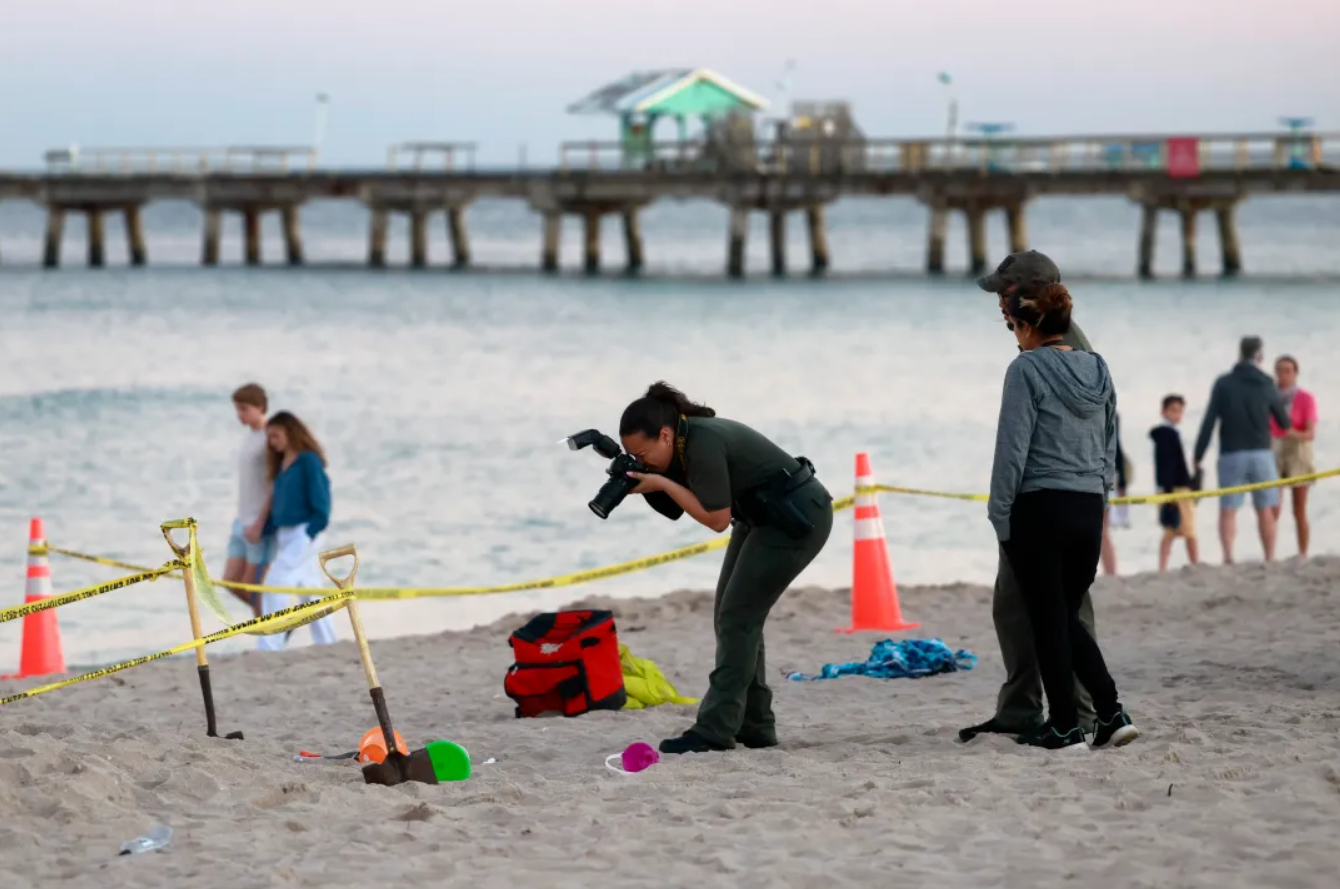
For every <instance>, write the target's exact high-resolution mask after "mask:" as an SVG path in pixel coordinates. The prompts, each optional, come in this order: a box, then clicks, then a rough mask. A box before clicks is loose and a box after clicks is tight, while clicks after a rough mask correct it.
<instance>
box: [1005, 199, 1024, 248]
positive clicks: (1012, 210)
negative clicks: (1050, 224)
mask: <svg viewBox="0 0 1340 889" xmlns="http://www.w3.org/2000/svg"><path fill="white" fill-rule="evenodd" d="M1005 228H1006V230H1007V232H1008V233H1009V237H1010V252H1011V253H1019V252H1021V251H1024V250H1027V249H1028V222H1027V220H1026V219H1025V218H1024V205H1023V204H1009V205H1008V206H1006V207H1005Z"/></svg>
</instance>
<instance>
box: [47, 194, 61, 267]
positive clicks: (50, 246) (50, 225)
mask: <svg viewBox="0 0 1340 889" xmlns="http://www.w3.org/2000/svg"><path fill="white" fill-rule="evenodd" d="M64 237H65V210H64V209H62V208H61V207H48V208H47V236H46V242H45V243H44V244H43V246H42V265H43V267H44V268H48V269H54V268H59V267H60V246H61V241H62V240H63V239H64Z"/></svg>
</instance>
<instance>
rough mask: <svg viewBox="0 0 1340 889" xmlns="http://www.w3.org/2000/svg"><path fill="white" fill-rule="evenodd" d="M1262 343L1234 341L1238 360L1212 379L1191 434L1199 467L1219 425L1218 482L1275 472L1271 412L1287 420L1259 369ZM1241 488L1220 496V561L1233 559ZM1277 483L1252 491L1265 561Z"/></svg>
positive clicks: (1271, 541)
mask: <svg viewBox="0 0 1340 889" xmlns="http://www.w3.org/2000/svg"><path fill="white" fill-rule="evenodd" d="M1262 348H1263V344H1262V342H1261V338H1260V337H1259V336H1246V337H1243V338H1242V342H1241V343H1239V345H1238V363H1237V365H1235V366H1234V368H1233V369H1232V370H1231V371H1229V372H1228V373H1226V374H1224V375H1223V376H1221V377H1220V378H1219V379H1217V380H1215V381H1214V388H1213V389H1211V390H1210V403H1209V405H1208V406H1207V407H1206V408H1205V419H1204V421H1202V422H1201V424H1200V435H1198V436H1197V437H1196V457H1195V463H1196V470H1197V471H1198V472H1199V470H1200V467H1201V462H1202V461H1203V460H1204V459H1205V452H1206V451H1207V450H1209V447H1210V439H1211V438H1212V437H1213V436H1214V427H1215V425H1216V424H1217V425H1218V426H1219V464H1218V475H1219V487H1221V488H1234V487H1237V486H1238V485H1249V484H1256V483H1259V482H1273V481H1276V480H1277V479H1278V478H1279V471H1278V469H1277V468H1276V466H1275V452H1274V450H1273V449H1272V448H1271V445H1270V418H1271V417H1272V416H1273V417H1274V418H1275V420H1276V422H1277V423H1278V424H1279V426H1280V428H1281V429H1289V428H1290V427H1291V426H1292V421H1291V420H1290V419H1289V412H1288V411H1286V410H1285V409H1284V403H1283V402H1282V401H1281V400H1280V395H1279V391H1278V390H1277V389H1276V388H1275V381H1274V380H1272V379H1271V378H1270V377H1269V376H1268V375H1267V374H1266V372H1265V371H1263V370H1261V367H1260V364H1261V354H1262ZM1244 500H1245V495H1244V494H1225V495H1224V496H1222V497H1220V498H1219V541H1220V543H1222V544H1223V547H1224V563H1225V564H1227V565H1231V564H1233V542H1234V540H1235V538H1236V537H1237V534H1238V509H1239V508H1240V507H1241V506H1242V504H1243V502H1244ZM1279 502H1280V492H1279V489H1278V488H1264V489H1262V490H1259V491H1253V492H1252V505H1253V506H1254V507H1255V508H1256V522H1257V528H1258V529H1259V531H1260V534H1261V548H1262V550H1263V551H1264V554H1265V560H1266V561H1267V562H1270V561H1273V560H1274V558H1275V535H1276V525H1275V511H1276V508H1277V507H1278V506H1279Z"/></svg>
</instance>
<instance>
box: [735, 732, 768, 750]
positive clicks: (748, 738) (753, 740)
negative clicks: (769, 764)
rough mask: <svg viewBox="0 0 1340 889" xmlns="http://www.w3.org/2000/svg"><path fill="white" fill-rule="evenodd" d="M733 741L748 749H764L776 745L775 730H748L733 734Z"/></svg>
mask: <svg viewBox="0 0 1340 889" xmlns="http://www.w3.org/2000/svg"><path fill="white" fill-rule="evenodd" d="M735 743H737V744H740V745H741V746H744V747H747V748H749V749H750V750H765V749H767V748H768V747H776V746H777V733H776V732H762V731H748V732H740V733H739V734H738V735H736V736H735Z"/></svg>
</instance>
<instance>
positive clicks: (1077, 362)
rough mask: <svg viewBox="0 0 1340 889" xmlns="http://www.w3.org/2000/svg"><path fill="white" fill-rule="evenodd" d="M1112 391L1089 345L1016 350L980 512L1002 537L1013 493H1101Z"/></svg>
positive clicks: (1111, 478)
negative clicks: (1081, 349) (1085, 349)
mask: <svg viewBox="0 0 1340 889" xmlns="http://www.w3.org/2000/svg"><path fill="white" fill-rule="evenodd" d="M1116 465H1117V394H1116V390H1115V389H1114V388H1113V386H1112V376H1111V374H1109V373H1108V370H1107V363H1106V362H1104V361H1103V359H1102V356H1100V355H1098V354H1097V353H1095V352H1078V351H1070V352H1067V351H1064V350H1061V349H1053V348H1041V349H1034V350H1033V351H1031V352H1023V353H1021V354H1020V355H1019V357H1018V358H1016V359H1014V361H1012V362H1011V363H1010V368H1009V370H1007V371H1006V372H1005V391H1004V394H1003V395H1002V397H1001V401H1000V422H999V424H998V425H997V427H996V459H995V463H994V465H993V466H992V467H991V497H990V500H989V501H988V503H987V506H986V514H987V517H988V518H989V519H990V520H991V524H992V525H993V526H994V527H995V529H996V539H998V540H1000V541H1002V542H1003V541H1006V540H1009V539H1010V509H1011V508H1012V507H1013V506H1014V500H1015V498H1016V497H1018V496H1019V495H1020V494H1026V493H1028V492H1029V491H1040V490H1043V489H1051V490H1057V491H1080V492H1084V493H1091V494H1103V495H1106V494H1107V492H1108V491H1109V490H1110V489H1111V488H1112V485H1113V484H1114V483H1115V482H1116Z"/></svg>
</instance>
